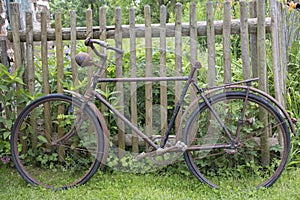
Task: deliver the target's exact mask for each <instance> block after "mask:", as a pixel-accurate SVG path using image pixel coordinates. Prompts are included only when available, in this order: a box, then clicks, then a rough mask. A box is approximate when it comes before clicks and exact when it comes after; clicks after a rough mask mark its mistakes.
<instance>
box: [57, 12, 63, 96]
mask: <svg viewBox="0 0 300 200" xmlns="http://www.w3.org/2000/svg"><path fill="white" fill-rule="evenodd" d="M55 36H56V37H55V46H56V51H55V53H56V67H57V92H58V93H63V84H62V83H63V81H64V57H63V56H64V47H63V42H62V22H61V13H60V12H56V13H55Z"/></svg>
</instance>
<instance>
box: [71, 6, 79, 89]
mask: <svg viewBox="0 0 300 200" xmlns="http://www.w3.org/2000/svg"><path fill="white" fill-rule="evenodd" d="M70 25H71V41H70V53H71V56H70V58H71V68H72V79H73V86H74V88H77V87H78V85H79V81H78V72H77V64H76V61H75V55H76V12H75V11H74V10H71V11H70Z"/></svg>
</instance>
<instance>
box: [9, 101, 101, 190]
mask: <svg viewBox="0 0 300 200" xmlns="http://www.w3.org/2000/svg"><path fill="white" fill-rule="evenodd" d="M45 102H47V103H45ZM79 108H80V102H78V101H76V100H74V99H72V98H69V97H65V98H60V96H52V98H42V99H40V100H38V101H35V102H34V103H32V104H31V106H28V107H27V109H25V110H24V111H23V112H22V113H21V114H20V117H18V119H17V122H16V124H15V126H14V128H13V133H14V134H13V138H12V141H13V142H12V152H13V159H14V161H15V163H16V167H17V169H18V171H19V172H20V174H21V175H22V177H23V178H24V179H25V180H26V181H27V182H29V183H30V184H37V185H42V186H44V187H47V188H54V189H59V188H69V187H73V186H75V185H77V184H82V183H85V182H86V181H87V180H88V179H89V178H90V177H91V176H92V175H93V174H94V173H95V171H96V169H97V168H98V167H99V165H100V161H101V158H102V152H103V145H101V144H102V143H101V142H103V136H102V134H99V133H98V132H99V131H101V128H100V126H99V124H97V123H96V122H97V119H96V118H95V117H94V115H93V113H92V111H91V110H90V109H89V108H87V109H85V111H87V112H86V113H85V112H84V113H85V114H82V116H83V118H84V120H82V121H83V122H82V123H81V124H80V125H79V124H78V125H77V126H75V127H74V126H72V124H74V122H75V121H76V114H75V113H77V111H78V110H79ZM59 110H60V111H59ZM45 113H47V114H45ZM47 115H48V117H47ZM45 116H46V117H45ZM77 118H78V117H77ZM72 127H73V129H74V135H73V136H72V137H71V138H69V139H67V140H66V141H62V142H60V143H55V142H54V141H59V140H58V138H61V137H63V136H64V135H65V134H67V133H68V132H70V130H71V129H72Z"/></svg>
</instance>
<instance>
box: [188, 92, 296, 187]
mask: <svg viewBox="0 0 300 200" xmlns="http://www.w3.org/2000/svg"><path fill="white" fill-rule="evenodd" d="M209 102H210V103H211V105H212V107H213V109H214V111H215V112H216V113H217V115H218V116H219V118H220V119H221V121H222V122H223V123H224V125H225V127H226V128H227V129H228V131H229V132H230V134H231V135H232V137H233V138H234V140H235V142H234V144H233V146H232V147H230V145H231V140H230V138H229V136H227V134H226V133H225V131H224V128H223V127H222V126H221V125H220V123H219V122H218V120H217V119H216V117H215V116H214V114H213V113H212V111H210V109H209V108H208V106H207V104H206V103H204V102H203V103H201V104H200V105H199V106H198V108H197V109H196V110H195V111H194V112H193V113H192V114H191V116H190V118H189V119H188V121H187V125H186V127H185V130H184V133H183V141H184V142H185V143H186V144H187V146H188V147H189V150H187V151H186V152H185V153H184V158H185V161H186V163H187V166H188V168H189V169H190V171H191V172H192V173H193V174H194V175H195V176H196V177H197V178H198V179H199V180H200V181H202V182H204V183H207V184H208V185H209V186H210V187H213V188H218V187H222V186H224V185H225V187H228V184H230V185H231V186H232V187H238V188H241V189H242V188H247V189H249V188H260V187H269V186H271V185H272V184H273V183H274V182H275V181H276V180H277V179H278V177H279V176H280V174H281V173H282V171H283V169H284V167H285V165H286V162H287V159H288V154H289V150H290V133H289V129H288V126H287V123H286V120H285V119H284V118H283V117H282V116H281V115H280V113H279V112H278V110H277V109H276V108H275V107H274V106H272V105H271V104H270V103H269V102H268V101H266V100H265V99H263V98H262V97H259V96H257V95H255V94H249V96H248V97H247V96H246V93H243V92H234V91H233V92H226V93H221V94H217V95H215V96H212V97H210V98H209ZM243 113H244V114H243ZM237 133H238V134H237ZM226 145H227V147H226ZM192 147H193V148H192Z"/></svg>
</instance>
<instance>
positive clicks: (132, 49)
mask: <svg viewBox="0 0 300 200" xmlns="http://www.w3.org/2000/svg"><path fill="white" fill-rule="evenodd" d="M129 26H130V29H129V31H130V75H131V78H135V77H136V35H135V34H136V33H135V31H136V30H135V9H134V8H133V7H131V8H130V11H129ZM130 100H131V101H130V102H131V103H130V107H131V110H130V114H131V115H130V116H131V122H132V123H133V124H134V125H136V126H137V124H138V122H137V83H136V82H131V83H130ZM132 152H133V153H138V152H139V146H138V137H137V135H136V134H135V133H134V132H132Z"/></svg>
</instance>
